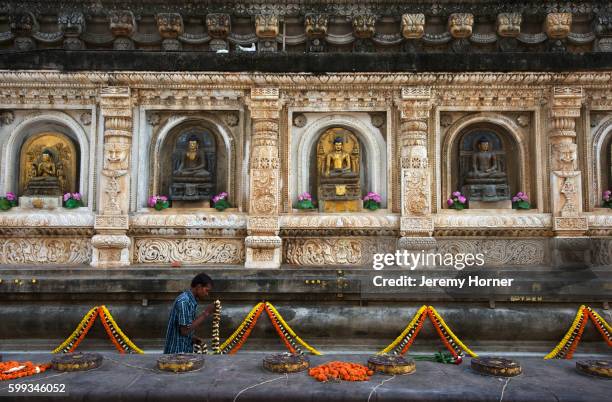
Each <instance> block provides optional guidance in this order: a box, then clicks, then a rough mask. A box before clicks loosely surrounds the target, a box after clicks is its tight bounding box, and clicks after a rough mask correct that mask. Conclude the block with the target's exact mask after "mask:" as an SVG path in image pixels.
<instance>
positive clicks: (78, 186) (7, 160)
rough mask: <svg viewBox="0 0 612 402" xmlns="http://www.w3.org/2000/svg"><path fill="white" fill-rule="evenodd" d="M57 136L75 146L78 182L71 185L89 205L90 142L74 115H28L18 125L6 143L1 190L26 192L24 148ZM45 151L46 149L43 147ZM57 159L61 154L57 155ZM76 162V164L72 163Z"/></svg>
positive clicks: (76, 179)
mask: <svg viewBox="0 0 612 402" xmlns="http://www.w3.org/2000/svg"><path fill="white" fill-rule="evenodd" d="M47 135H54V136H57V137H58V138H62V139H63V140H65V143H66V144H70V145H71V146H73V147H74V151H73V152H74V155H75V160H74V161H73V162H74V173H73V175H74V179H73V181H72V183H71V185H70V188H71V190H72V191H71V192H79V193H81V195H82V196H83V200H84V202H85V203H88V195H89V194H88V193H89V192H88V185H87V178H88V177H89V172H90V165H89V157H88V155H89V141H88V138H87V134H86V133H85V131H84V130H83V128H82V127H81V126H80V125H79V124H78V123H77V122H76V121H75V120H74V119H73V118H72V117H70V116H68V115H67V114H64V113H61V112H55V111H49V112H43V113H34V114H30V115H27V116H26V117H25V118H24V119H23V120H22V121H21V122H20V123H19V124H17V125H16V126H15V128H14V129H13V131H12V132H11V134H10V136H9V138H8V139H7V141H6V142H5V143H4V144H3V162H2V164H3V166H2V171H3V172H5V174H3V175H2V176H3V177H2V183H1V187H2V190H3V193H6V192H9V191H12V192H15V193H17V194H18V195H21V191H22V190H23V189H22V187H23V184H22V171H25V169H21V164H22V162H23V160H24V158H22V157H23V155H22V151H24V150H25V149H24V146H26V147H27V146H28V144H30V143H32V142H36V141H37V139H41V138H42V137H43V136H47ZM43 148H44V147H43ZM56 157H57V155H56ZM71 163H72V161H71Z"/></svg>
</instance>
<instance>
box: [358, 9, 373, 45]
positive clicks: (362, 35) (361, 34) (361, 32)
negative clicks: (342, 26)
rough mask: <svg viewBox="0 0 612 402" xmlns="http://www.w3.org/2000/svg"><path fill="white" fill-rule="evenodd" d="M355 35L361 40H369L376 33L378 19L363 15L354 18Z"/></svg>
mask: <svg viewBox="0 0 612 402" xmlns="http://www.w3.org/2000/svg"><path fill="white" fill-rule="evenodd" d="M353 33H354V35H355V37H357V38H359V39H369V38H371V37H373V36H374V34H375V33H376V17H375V16H373V15H368V14H363V15H356V16H355V17H353Z"/></svg>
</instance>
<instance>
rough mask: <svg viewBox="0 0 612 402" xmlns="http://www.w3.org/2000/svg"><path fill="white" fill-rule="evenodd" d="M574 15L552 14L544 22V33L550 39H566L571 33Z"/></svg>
mask: <svg viewBox="0 0 612 402" xmlns="http://www.w3.org/2000/svg"><path fill="white" fill-rule="evenodd" d="M571 26H572V13H550V14H547V15H546V19H545V20H544V31H545V32H546V35H548V37H549V38H550V39H564V38H566V37H567V35H568V34H569V33H570V29H571Z"/></svg>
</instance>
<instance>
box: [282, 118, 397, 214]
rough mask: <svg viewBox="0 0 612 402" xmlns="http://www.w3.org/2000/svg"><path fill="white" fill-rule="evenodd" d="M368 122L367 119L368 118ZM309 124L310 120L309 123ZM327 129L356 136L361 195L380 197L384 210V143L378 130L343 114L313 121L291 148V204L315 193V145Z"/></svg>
mask: <svg viewBox="0 0 612 402" xmlns="http://www.w3.org/2000/svg"><path fill="white" fill-rule="evenodd" d="M368 119H369V118H368ZM309 120H310V119H309ZM330 128H342V129H346V130H348V131H350V132H351V133H353V134H354V135H355V137H356V138H357V139H358V141H359V144H360V152H361V154H362V155H361V159H360V160H361V169H360V177H361V178H362V180H363V181H362V188H361V190H362V193H363V194H366V193H368V192H369V191H374V192H377V193H378V194H380V195H381V196H382V205H381V206H382V207H383V208H385V207H386V206H387V166H388V165H387V153H386V142H385V139H384V138H383V137H382V135H381V133H380V130H378V129H377V128H376V127H374V126H371V125H369V124H367V123H365V122H364V121H363V120H362V119H359V118H355V117H352V116H350V115H345V114H336V113H333V114H327V115H323V116H321V117H319V118H316V119H312V121H311V122H309V124H308V125H307V126H306V127H304V130H303V131H302V132H301V134H300V136H299V138H297V146H296V147H295V148H292V152H293V157H292V163H291V169H290V182H291V183H292V186H291V190H290V197H291V203H294V202H296V201H297V197H298V195H299V194H301V193H303V192H305V191H308V192H310V193H311V194H312V193H313V192H315V193H316V186H317V176H316V175H315V174H314V173H316V160H317V149H316V147H317V142H318V140H319V139H320V138H321V136H322V135H323V134H324V133H325V132H326V131H327V130H328V129H330Z"/></svg>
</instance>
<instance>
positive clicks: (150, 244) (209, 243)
mask: <svg viewBox="0 0 612 402" xmlns="http://www.w3.org/2000/svg"><path fill="white" fill-rule="evenodd" d="M244 257H245V250H244V241H243V240H242V239H136V241H135V244H134V260H135V261H134V262H136V263H140V264H170V263H171V262H173V261H181V262H183V263H185V264H242V263H243V262H244Z"/></svg>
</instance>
